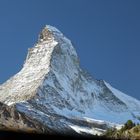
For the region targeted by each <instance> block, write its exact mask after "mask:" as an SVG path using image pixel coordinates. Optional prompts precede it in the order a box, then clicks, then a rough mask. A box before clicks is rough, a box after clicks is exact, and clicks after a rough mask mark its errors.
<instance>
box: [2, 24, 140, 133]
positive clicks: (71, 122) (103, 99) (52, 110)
mask: <svg viewBox="0 0 140 140" xmlns="http://www.w3.org/2000/svg"><path fill="white" fill-rule="evenodd" d="M0 102H1V104H0V106H1V107H0V127H1V128H7V129H11V128H13V129H16V130H20V131H28V130H31V131H32V132H39V133H62V134H66V133H72V134H74V133H90V134H102V132H104V131H105V130H106V129H107V128H108V127H113V126H116V127H118V126H119V125H121V124H123V123H124V122H126V121H127V120H128V119H132V120H133V121H135V122H138V121H139V118H140V102H139V101H138V100H136V99H134V98H132V97H130V96H127V95H126V94H124V93H122V92H120V91H118V90H116V89H114V88H113V87H111V85H109V84H108V83H106V82H105V81H103V80H96V79H94V78H92V76H91V75H89V74H88V73H87V72H86V71H84V70H82V69H81V68H80V65H79V59H78V56H77V53H76V51H75V49H74V47H73V45H72V43H71V41H70V40H69V39H67V38H66V37H65V36H64V35H63V34H62V33H61V32H60V31H59V30H58V29H56V28H55V27H52V26H49V25H47V26H46V27H45V28H44V29H43V30H42V32H41V33H40V35H39V39H38V42H37V43H36V44H35V46H34V47H33V48H31V49H29V52H28V55H27V58H26V61H25V63H24V66H23V68H22V70H21V71H20V72H18V73H17V74H16V75H15V76H13V77H12V78H10V79H9V80H8V81H6V82H5V83H4V84H2V85H0Z"/></svg>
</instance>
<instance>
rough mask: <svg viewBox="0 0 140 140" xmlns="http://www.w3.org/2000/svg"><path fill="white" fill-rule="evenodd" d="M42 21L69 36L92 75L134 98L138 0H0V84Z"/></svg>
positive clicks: (139, 57)
mask: <svg viewBox="0 0 140 140" xmlns="http://www.w3.org/2000/svg"><path fill="white" fill-rule="evenodd" d="M45 24H50V25H52V26H56V27H57V28H58V29H59V30H61V31H62V32H63V33H64V34H65V35H66V36H67V37H68V38H69V39H71V40H72V42H73V44H74V45H75V48H76V50H77V53H78V55H79V57H80V61H81V66H82V67H83V68H84V69H86V70H88V71H89V72H90V73H91V74H92V75H93V76H94V77H95V78H97V79H104V80H106V81H107V82H109V83H110V84H112V85H113V86H114V87H116V88H118V89H120V90H121V91H123V92H125V93H126V94H129V95H131V96H134V97H136V98H138V99H140V0H0V83H3V82H4V81H6V80H7V79H8V78H9V77H11V76H12V75H14V74H15V73H17V72H18V71H19V70H20V69H21V68H22V65H23V62H24V60H25V57H26V54H27V49H28V48H31V47H33V45H34V44H35V43H36V40H37V38H38V33H39V32H40V30H41V29H42V28H43V27H44V26H45Z"/></svg>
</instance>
